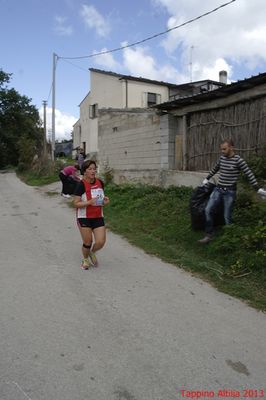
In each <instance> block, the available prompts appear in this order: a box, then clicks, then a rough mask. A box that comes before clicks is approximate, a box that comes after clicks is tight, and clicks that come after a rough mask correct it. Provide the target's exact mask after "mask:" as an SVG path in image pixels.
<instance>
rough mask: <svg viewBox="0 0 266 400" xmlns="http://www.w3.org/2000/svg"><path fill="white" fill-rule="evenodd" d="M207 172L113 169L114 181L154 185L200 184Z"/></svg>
mask: <svg viewBox="0 0 266 400" xmlns="http://www.w3.org/2000/svg"><path fill="white" fill-rule="evenodd" d="M206 176H207V172H187V171H176V170H169V171H166V170H147V169H145V170H143V171H141V173H140V171H139V170H115V171H114V182H115V183H117V184H122V183H133V184H138V183H141V184H147V185H154V186H162V187H164V188H167V187H169V186H188V187H193V188H195V187H197V186H199V185H201V183H202V181H203V179H204V178H206Z"/></svg>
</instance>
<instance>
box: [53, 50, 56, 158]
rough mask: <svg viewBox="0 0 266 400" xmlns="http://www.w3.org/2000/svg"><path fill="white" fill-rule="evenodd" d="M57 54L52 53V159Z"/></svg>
mask: <svg viewBox="0 0 266 400" xmlns="http://www.w3.org/2000/svg"><path fill="white" fill-rule="evenodd" d="M56 61H57V55H56V54H55V53H53V95H52V161H54V159H55V70H56Z"/></svg>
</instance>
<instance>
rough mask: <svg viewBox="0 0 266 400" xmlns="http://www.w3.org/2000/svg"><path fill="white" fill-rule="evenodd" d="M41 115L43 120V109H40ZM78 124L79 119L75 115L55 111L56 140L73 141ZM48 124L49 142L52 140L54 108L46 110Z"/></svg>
mask: <svg viewBox="0 0 266 400" xmlns="http://www.w3.org/2000/svg"><path fill="white" fill-rule="evenodd" d="M39 114H40V117H41V119H42V120H43V108H40V109H39ZM75 122H77V118H76V117H74V116H73V115H69V114H65V113H63V112H61V111H59V110H57V109H56V110H55V140H59V141H61V140H64V139H71V132H72V131H73V125H74V124H75ZM46 124H47V136H48V140H51V139H52V108H51V107H47V108H46Z"/></svg>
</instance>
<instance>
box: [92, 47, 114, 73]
mask: <svg viewBox="0 0 266 400" xmlns="http://www.w3.org/2000/svg"><path fill="white" fill-rule="evenodd" d="M104 51H107V48H106V47H104V48H103V49H101V50H100V51H96V50H94V51H93V54H96V53H100V52H104ZM94 62H95V63H96V64H98V65H100V66H102V67H104V68H108V70H110V69H113V70H116V69H118V68H119V63H118V62H117V61H115V59H114V57H113V55H112V54H111V53H107V54H102V55H100V56H95V57H94Z"/></svg>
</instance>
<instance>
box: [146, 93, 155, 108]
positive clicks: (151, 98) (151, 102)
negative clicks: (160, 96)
mask: <svg viewBox="0 0 266 400" xmlns="http://www.w3.org/2000/svg"><path fill="white" fill-rule="evenodd" d="M154 104H156V93H149V92H148V99H147V106H148V107H150V106H153V105H154Z"/></svg>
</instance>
